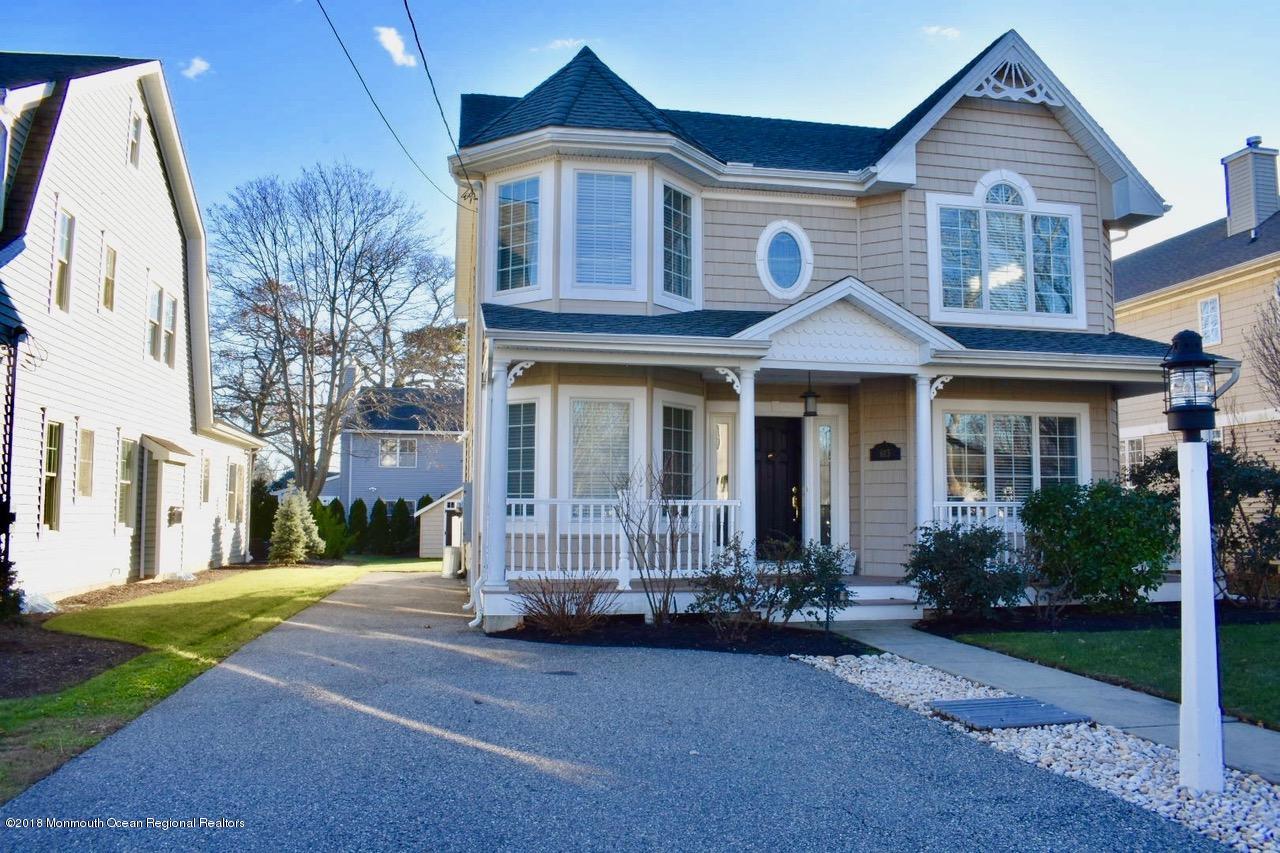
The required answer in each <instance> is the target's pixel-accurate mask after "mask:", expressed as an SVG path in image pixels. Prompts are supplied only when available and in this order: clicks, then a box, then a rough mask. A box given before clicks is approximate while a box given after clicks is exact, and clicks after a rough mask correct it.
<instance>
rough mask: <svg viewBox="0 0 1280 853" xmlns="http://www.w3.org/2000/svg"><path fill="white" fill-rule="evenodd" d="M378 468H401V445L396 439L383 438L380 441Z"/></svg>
mask: <svg viewBox="0 0 1280 853" xmlns="http://www.w3.org/2000/svg"><path fill="white" fill-rule="evenodd" d="M378 467H379V468H398V467H400V443H399V442H398V441H396V440H395V439H394V438H383V439H379V440H378Z"/></svg>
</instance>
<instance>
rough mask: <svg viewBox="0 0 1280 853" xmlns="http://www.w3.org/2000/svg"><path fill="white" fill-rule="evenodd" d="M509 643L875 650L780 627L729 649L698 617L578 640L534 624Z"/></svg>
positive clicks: (632, 621) (606, 630) (603, 629)
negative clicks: (518, 641)
mask: <svg viewBox="0 0 1280 853" xmlns="http://www.w3.org/2000/svg"><path fill="white" fill-rule="evenodd" d="M493 636H495V637H502V638H504V639H509V640H527V641H529V642H534V643H558V644H561V645H570V646H622V647H632V648H650V649H697V650H699V651H706V652H730V653H733V654H747V655H861V654H872V653H874V652H875V650H874V649H872V648H870V647H869V646H865V645H863V644H862V643H859V642H857V641H856V640H851V639H849V638H848V637H844V636H841V635H839V634H827V633H825V632H823V631H815V630H810V629H807V628H797V627H792V626H786V625H780V626H775V627H770V628H761V629H760V630H758V631H756V632H755V633H754V634H753V635H752V636H751V638H750V639H748V640H747V641H746V642H744V643H735V644H726V643H723V642H721V640H720V638H719V637H718V636H716V632H715V631H714V630H713V629H712V627H711V625H710V624H709V623H708V622H707V621H706V620H705V619H703V618H701V617H698V616H677V617H676V619H675V622H674V623H673V624H672V625H671V626H670V627H668V628H666V629H664V630H661V631H659V630H657V629H656V628H654V627H653V626H652V625H646V624H645V622H644V617H642V616H611V617H609V618H608V619H606V620H605V621H604V622H603V623H602V624H601V625H600V626H599V627H597V628H595V629H593V630H591V631H588V632H587V633H585V634H579V635H577V636H573V637H556V636H553V635H551V634H549V633H547V632H546V631H543V630H541V629H539V628H535V627H533V626H532V625H521V626H520V627H519V628H513V629H511V630H509V631H502V632H500V633H497V634H493Z"/></svg>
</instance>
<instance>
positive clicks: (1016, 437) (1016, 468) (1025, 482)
mask: <svg viewBox="0 0 1280 853" xmlns="http://www.w3.org/2000/svg"><path fill="white" fill-rule="evenodd" d="M1031 444H1032V442H1031V416H1030V415H993V416H992V418H991V450H992V467H993V469H994V470H993V471H992V476H993V477H994V480H995V483H994V488H993V489H992V499H993V500H997V501H1021V500H1022V499H1023V498H1025V497H1026V496H1027V495H1029V494H1031V492H1032V491H1033V489H1034V487H1035V484H1034V471H1033V468H1032V460H1031V449H1032V448H1031Z"/></svg>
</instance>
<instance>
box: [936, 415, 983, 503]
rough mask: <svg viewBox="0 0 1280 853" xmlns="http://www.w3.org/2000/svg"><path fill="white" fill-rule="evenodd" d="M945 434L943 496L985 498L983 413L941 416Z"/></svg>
mask: <svg viewBox="0 0 1280 853" xmlns="http://www.w3.org/2000/svg"><path fill="white" fill-rule="evenodd" d="M945 419H946V438H947V471H946V474H947V500H950V501H984V500H986V499H987V416H986V415H976V414H952V413H950V412H948V413H947V415H946V416H945Z"/></svg>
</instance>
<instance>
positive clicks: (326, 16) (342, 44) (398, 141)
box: [316, 0, 462, 207]
mask: <svg viewBox="0 0 1280 853" xmlns="http://www.w3.org/2000/svg"><path fill="white" fill-rule="evenodd" d="M316 5H317V6H319V7H320V14H322V15H324V19H325V21H327V22H328V24H329V29H330V30H332V31H333V37H334V38H335V39H337V40H338V46H339V47H341V48H342V52H343V53H344V54H345V55H346V57H347V62H349V63H351V70H352V71H354V72H356V77H357V79H359V80H360V85H361V86H363V87H364V93H365V94H366V95H368V96H369V103H371V104H373V108H374V109H375V110H377V111H378V117H379V118H381V119H382V123H383V124H385V125H386V126H387V130H388V131H390V132H391V136H392V137H393V138H394V139H395V141H396V144H397V145H399V146H400V150H401V151H403V152H404V156H406V157H408V158H409V162H410V163H412V164H413V167H414V168H415V169H417V170H418V172H419V173H420V174H421V175H422V177H424V178H426V181H427V183H429V184H431V186H433V187H435V190H436V192H438V193H440V195H442V196H444V197H445V198H447V199H449V201H450V202H452V203H453V204H455V205H457V206H458V207H462V205H460V204H458V201H457V199H455V198H454V197H453V196H452V195H450V194H449V193H447V192H445V191H444V190H442V189H441V188H440V185H439V184H437V183H436V182H435V181H433V180H431V176H430V175H428V174H427V173H426V171H425V170H424V169H423V168H422V166H420V165H418V161H417V160H415V159H413V155H412V154H410V153H409V148H408V146H406V145H405V144H404V141H403V140H402V139H401V138H400V134H398V133H396V129H395V128H394V127H392V126H391V122H390V120H388V119H387V114H386V113H384V112H383V111H382V107H380V106H378V99H377V98H375V97H374V96H373V92H372V91H371V90H370V89H369V84H368V83H366V82H365V81H364V75H363V74H361V73H360V68H359V67H358V66H357V65H356V61H355V59H353V58H352V57H351V51H349V50H347V45H346V43H345V42H343V41H342V36H340V35H338V28H337V27H335V26H334V25H333V19H332V18H330V17H329V13H328V11H326V10H325V8H324V3H323V2H322V0H316ZM451 138H452V137H451Z"/></svg>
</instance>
